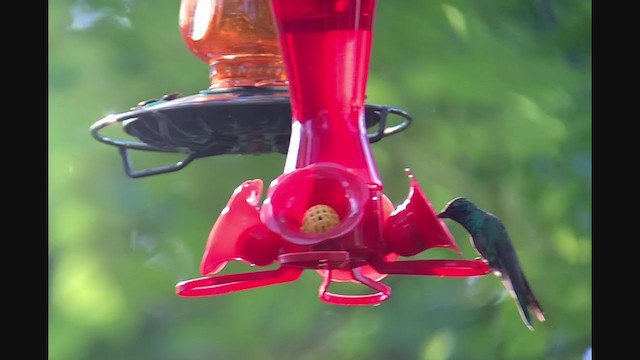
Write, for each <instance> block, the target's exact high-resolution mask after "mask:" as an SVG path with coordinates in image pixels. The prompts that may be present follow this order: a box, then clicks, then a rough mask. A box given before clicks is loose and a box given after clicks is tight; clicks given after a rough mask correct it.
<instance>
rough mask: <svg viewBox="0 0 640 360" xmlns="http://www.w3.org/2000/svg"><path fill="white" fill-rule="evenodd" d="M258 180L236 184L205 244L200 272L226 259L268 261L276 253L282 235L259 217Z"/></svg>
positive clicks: (217, 267) (207, 271)
mask: <svg viewBox="0 0 640 360" xmlns="http://www.w3.org/2000/svg"><path fill="white" fill-rule="evenodd" d="M261 195H262V180H259V179H258V180H248V181H245V182H244V183H242V184H241V185H240V186H238V187H237V188H236V189H235V191H234V192H233V195H231V198H230V199H229V202H228V203H227V206H226V207H225V208H224V209H223V210H222V212H221V213H220V217H218V220H217V221H216V223H215V224H214V226H213V228H212V229H211V232H210V233H209V239H208V240H207V245H206V246H205V250H204V254H203V256H202V261H201V263H200V273H201V274H202V275H210V274H215V273H217V272H219V271H220V270H222V268H224V266H225V265H226V263H227V262H228V261H229V260H243V261H246V262H248V263H251V264H256V265H268V264H270V263H271V262H273V261H274V260H275V258H276V256H277V251H278V248H279V247H280V246H281V244H282V239H281V238H280V237H279V236H277V235H276V234H273V233H272V232H270V231H269V230H268V229H267V228H266V227H265V226H264V225H263V224H262V223H261V221H260V212H259V211H260V210H259V207H258V204H259V202H260V196H261Z"/></svg>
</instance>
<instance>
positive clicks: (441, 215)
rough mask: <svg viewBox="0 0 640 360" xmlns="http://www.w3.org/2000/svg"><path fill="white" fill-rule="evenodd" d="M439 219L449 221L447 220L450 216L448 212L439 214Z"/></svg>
mask: <svg viewBox="0 0 640 360" xmlns="http://www.w3.org/2000/svg"><path fill="white" fill-rule="evenodd" d="M438 218H439V219H447V218H448V216H447V212H446V211H443V212H441V213H439V214H438Z"/></svg>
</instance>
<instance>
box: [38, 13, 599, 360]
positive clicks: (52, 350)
mask: <svg viewBox="0 0 640 360" xmlns="http://www.w3.org/2000/svg"><path fill="white" fill-rule="evenodd" d="M179 5H180V4H179V1H178V0H153V1H151V0H111V1H109V0H85V1H83V0H59V1H52V2H49V49H50V52H49V59H48V60H49V206H50V208H49V224H50V226H49V354H50V356H49V358H50V359H56V360H58V359H60V360H67V359H93V360H101V359H119V360H123V359H155V360H163V359H260V360H262V359H264V360H269V359H303V360H312V359H338V360H340V359H428V360H438V359H581V358H582V356H583V354H584V353H585V351H587V350H588V349H589V348H590V346H591V334H592V314H591V311H592V301H591V294H592V285H591V284H592V282H591V279H592V266H591V265H592V264H591V255H592V246H591V244H592V237H591V227H592V226H591V206H592V205H591V204H592V202H591V186H592V170H591V66H592V63H591V1H588V0H565V1H553V0H520V1H502V0H483V1H462V0H451V1H437V0H430V1H417V0H394V1H379V2H378V5H377V13H376V23H375V34H374V47H373V52H372V58H371V72H370V76H369V84H368V90H367V93H368V102H370V103H375V104H389V105H393V106H397V107H401V108H404V109H406V110H407V111H409V112H410V113H411V114H412V115H413V116H414V118H415V119H416V121H415V122H414V124H413V125H412V126H411V128H410V129H409V131H407V132H405V133H402V134H399V135H396V136H393V137H390V138H387V139H385V140H383V141H382V142H380V143H377V144H375V145H373V149H374V152H375V156H376V160H377V163H378V166H379V170H380V172H381V175H382V178H383V180H384V182H385V192H386V193H387V194H388V196H389V197H390V198H391V199H392V200H393V201H394V202H396V203H399V202H401V201H402V200H403V199H404V197H405V196H406V191H407V186H408V182H407V179H406V177H405V175H404V173H403V168H405V167H410V168H412V170H413V171H414V172H415V174H416V176H417V178H418V179H419V180H420V181H421V183H422V185H423V187H424V189H425V191H426V193H427V195H428V196H429V197H430V199H431V201H432V203H433V204H434V206H435V207H436V208H441V207H442V206H444V204H445V203H446V202H447V201H448V200H450V199H451V198H453V197H455V196H467V197H469V198H471V199H473V200H475V202H476V203H478V204H479V205H481V206H482V207H484V208H485V209H487V210H489V211H491V212H493V213H495V214H497V215H498V216H500V217H502V219H503V220H504V222H505V224H506V225H507V227H508V228H509V230H510V233H511V235H512V238H513V241H514V243H515V247H516V249H517V251H518V253H519V255H520V258H521V262H522V266H523V268H524V270H525V272H526V274H527V275H528V277H529V281H530V283H531V285H532V286H533V288H534V289H535V291H536V293H537V296H538V298H539V299H540V301H541V302H542V305H543V307H544V308H545V312H546V315H547V322H545V323H541V324H537V325H536V331H535V332H530V331H529V330H527V328H526V327H525V326H524V325H523V324H522V322H521V320H520V317H519V315H518V312H517V310H516V307H515V304H514V302H513V301H512V300H511V299H510V298H509V297H507V296H506V294H505V291H504V290H503V288H502V285H501V284H500V282H499V281H498V279H497V278H495V277H493V276H486V277H481V278H476V279H473V280H469V279H443V278H427V277H401V276H395V277H388V278H386V279H385V280H384V281H385V283H387V284H389V285H390V286H392V287H393V296H392V298H391V299H390V300H389V301H387V302H386V303H384V304H382V305H380V306H377V307H337V306H331V305H327V304H324V303H322V302H320V301H319V300H318V299H317V288H318V286H319V284H320V278H319V277H318V276H317V275H316V274H315V273H314V272H311V271H310V272H307V273H305V275H303V277H302V278H301V279H300V280H299V281H297V282H294V283H290V284H286V285H280V286H275V287H267V288H260V289H255V290H251V291H246V292H240V293H234V294H229V295H225V296H220V297H211V298H203V299H184V298H179V297H177V296H176V295H175V293H174V285H175V283H176V282H178V281H179V280H183V279H187V278H192V277H196V276H198V275H199V274H198V265H199V261H200V256H201V255H202V251H203V249H204V243H205V241H206V238H207V235H208V232H209V230H210V227H211V225H212V224H213V222H214V221H215V219H216V218H217V216H218V214H219V212H220V210H221V209H222V208H223V207H224V205H225V203H226V201H227V199H228V198H229V196H230V195H231V192H232V191H233V189H234V188H235V187H236V186H237V185H238V184H240V183H241V182H242V181H244V180H246V179H254V178H261V179H263V180H264V181H265V182H267V183H268V182H269V181H271V180H272V179H273V178H275V177H277V176H278V175H279V174H280V173H281V170H282V167H283V165H284V157H283V156H282V155H276V154H273V155H264V156H226V157H225V156H223V157H213V158H206V159H200V160H198V161H196V162H194V163H193V164H191V165H190V166H188V167H187V168H185V169H184V170H182V171H179V172H176V173H172V174H167V175H162V176H155V177H150V178H144V179H136V180H134V179H130V178H127V177H126V176H125V175H124V172H123V171H122V169H121V164H120V160H119V156H118V154H117V151H116V149H115V148H113V147H110V146H106V145H103V144H101V143H98V142H96V141H95V140H94V139H92V138H91V137H90V135H89V127H90V126H91V124H92V123H93V122H95V121H97V120H98V119H100V118H102V117H104V116H105V115H107V114H108V113H118V112H123V111H126V110H128V109H129V108H130V107H131V106H133V105H135V104H136V103H137V102H138V101H141V100H144V99H149V98H154V97H158V96H161V95H163V94H167V93H170V92H174V91H179V92H181V93H182V94H193V93H196V92H197V91H199V90H202V89H204V88H206V87H207V86H208V68H207V66H206V65H205V64H204V63H202V62H200V60H198V59H197V58H196V57H195V56H193V55H191V53H190V52H189V51H188V49H187V48H186V46H185V45H184V43H183V42H182V39H181V38H180V35H179V33H178V25H177V19H178V9H179ZM175 160H176V158H173V157H171V156H165V157H158V158H145V159H141V160H137V161H139V162H138V163H136V166H139V167H142V166H146V165H149V164H155V163H156V162H157V163H165V164H166V163H169V162H171V161H175ZM447 224H448V225H449V227H450V228H451V230H452V232H453V234H454V235H455V236H456V238H457V240H458V243H459V244H460V246H461V247H462V250H463V253H464V254H465V257H468V258H473V257H475V256H476V254H475V253H474V252H473V249H472V248H471V247H470V245H469V243H468V241H467V238H466V234H465V233H464V231H463V229H462V228H461V227H459V226H457V224H455V223H451V222H448V223H447ZM434 251H436V255H435V256H448V254H447V253H446V252H441V253H437V250H434ZM425 256H426V255H425ZM245 270H247V267H246V266H245V265H243V264H237V265H233V266H230V267H229V272H232V271H234V272H238V271H245Z"/></svg>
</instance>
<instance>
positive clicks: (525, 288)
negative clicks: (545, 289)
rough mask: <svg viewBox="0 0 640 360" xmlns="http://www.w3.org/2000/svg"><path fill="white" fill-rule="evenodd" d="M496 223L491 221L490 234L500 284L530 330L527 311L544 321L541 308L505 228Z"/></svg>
mask: <svg viewBox="0 0 640 360" xmlns="http://www.w3.org/2000/svg"><path fill="white" fill-rule="evenodd" d="M494 219H495V220H497V221H491V222H490V223H491V225H490V227H491V232H493V233H494V249H495V254H496V263H497V264H498V265H497V267H498V269H497V270H499V271H500V272H501V274H502V275H501V279H502V283H503V285H504V286H505V288H507V290H508V291H509V293H510V294H511V297H513V299H514V300H516V302H517V304H518V311H519V312H520V316H521V317H522V320H523V321H524V323H525V324H526V325H527V327H529V328H530V329H533V327H532V325H531V315H530V314H529V310H532V311H533V312H534V313H535V315H536V317H537V318H538V320H539V321H544V320H545V319H544V315H543V314H542V308H541V307H540V304H539V303H538V300H537V299H536V297H535V295H534V294H533V291H532V290H531V288H530V287H529V282H528V281H527V279H526V277H525V275H524V272H523V271H522V267H521V265H520V261H519V259H518V254H517V253H516V250H515V248H514V247H513V243H512V241H511V238H510V237H509V234H508V233H507V230H506V228H505V227H504V225H503V224H502V222H501V221H500V220H499V219H497V218H495V217H494Z"/></svg>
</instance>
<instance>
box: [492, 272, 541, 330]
mask: <svg viewBox="0 0 640 360" xmlns="http://www.w3.org/2000/svg"><path fill="white" fill-rule="evenodd" d="M502 282H503V284H504V286H505V287H506V288H507V289H508V290H509V292H510V293H511V296H512V297H513V298H514V299H515V300H516V302H517V304H518V311H519V312H520V317H521V318H522V321H523V322H524V323H525V325H527V327H528V328H529V330H533V325H531V315H530V313H529V310H531V311H532V312H533V313H534V314H535V316H536V318H537V319H538V321H540V322H542V321H545V320H546V319H545V317H544V314H543V311H542V307H541V306H540V303H539V302H538V299H536V297H535V295H534V294H533V291H532V290H531V287H530V286H529V282H527V279H526V278H525V277H524V274H522V272H520V274H519V276H518V278H516V279H510V278H509V277H507V276H503V277H502Z"/></svg>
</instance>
